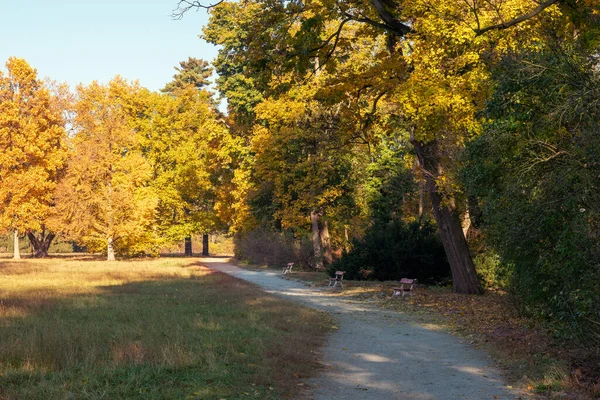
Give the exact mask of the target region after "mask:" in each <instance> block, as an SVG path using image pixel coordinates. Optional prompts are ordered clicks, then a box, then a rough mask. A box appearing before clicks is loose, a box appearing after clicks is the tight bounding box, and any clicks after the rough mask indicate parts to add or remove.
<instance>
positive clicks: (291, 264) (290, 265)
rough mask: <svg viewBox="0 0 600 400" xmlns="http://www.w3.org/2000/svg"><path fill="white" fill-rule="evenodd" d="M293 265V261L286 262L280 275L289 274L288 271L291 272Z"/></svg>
mask: <svg viewBox="0 0 600 400" xmlns="http://www.w3.org/2000/svg"><path fill="white" fill-rule="evenodd" d="M293 266H294V263H287V265H286V266H285V267H283V271H282V272H281V274H282V275H285V274H289V273H290V272H292V267H293Z"/></svg>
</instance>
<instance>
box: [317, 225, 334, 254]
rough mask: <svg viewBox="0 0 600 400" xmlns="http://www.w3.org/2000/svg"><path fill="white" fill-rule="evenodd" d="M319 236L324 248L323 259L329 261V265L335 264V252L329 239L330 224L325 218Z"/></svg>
mask: <svg viewBox="0 0 600 400" xmlns="http://www.w3.org/2000/svg"><path fill="white" fill-rule="evenodd" d="M319 236H320V239H321V246H323V257H324V258H325V261H327V264H331V263H332V262H333V250H332V249H331V240H330V239H329V224H328V223H327V220H326V219H325V218H323V219H322V223H321V230H320V231H319Z"/></svg>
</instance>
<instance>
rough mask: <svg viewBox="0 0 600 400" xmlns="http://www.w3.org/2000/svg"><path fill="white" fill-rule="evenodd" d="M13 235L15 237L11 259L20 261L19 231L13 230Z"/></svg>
mask: <svg viewBox="0 0 600 400" xmlns="http://www.w3.org/2000/svg"><path fill="white" fill-rule="evenodd" d="M13 234H14V235H15V237H14V241H13V243H14V248H13V258H14V259H15V260H20V259H21V251H20V249H19V230H18V229H15V230H14V231H13Z"/></svg>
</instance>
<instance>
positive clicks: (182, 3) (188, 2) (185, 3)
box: [171, 0, 225, 19]
mask: <svg viewBox="0 0 600 400" xmlns="http://www.w3.org/2000/svg"><path fill="white" fill-rule="evenodd" d="M224 1H225V0H219V1H217V2H216V3H214V4H208V5H204V4H202V3H201V2H200V1H198V0H179V3H177V8H176V9H175V10H173V12H172V13H171V18H173V19H182V18H183V15H184V14H185V13H186V12H188V11H189V10H191V9H192V8H195V9H196V10H199V9H201V8H203V9H205V10H209V9H211V8H213V7H216V6H218V5H219V4H221V3H223V2H224Z"/></svg>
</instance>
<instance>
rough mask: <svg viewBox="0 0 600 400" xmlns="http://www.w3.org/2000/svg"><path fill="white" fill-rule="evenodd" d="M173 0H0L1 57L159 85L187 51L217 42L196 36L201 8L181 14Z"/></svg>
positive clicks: (60, 77) (90, 76)
mask: <svg viewBox="0 0 600 400" xmlns="http://www.w3.org/2000/svg"><path fill="white" fill-rule="evenodd" d="M176 6H177V0H119V1H117V0H103V1H102V0H96V1H91V0H0V19H1V20H2V23H1V24H0V63H1V69H2V70H3V71H4V70H5V68H4V63H5V62H6V60H7V59H8V57H10V56H16V57H19V58H24V59H25V60H27V61H28V62H29V64H31V65H32V66H33V67H34V68H37V70H38V74H39V77H40V78H44V77H49V78H51V79H54V80H56V81H59V82H67V83H69V84H70V85H71V86H72V87H73V88H74V87H75V85H77V84H78V83H84V84H89V83H90V82H92V81H93V80H98V81H100V82H108V81H109V80H110V79H111V78H112V77H114V76H115V75H117V74H118V75H121V76H123V77H124V78H126V79H129V80H136V79H137V80H139V81H140V84H141V85H142V86H144V87H147V88H148V89H151V90H158V89H160V88H161V87H163V86H164V85H165V84H166V83H167V82H168V81H170V80H171V77H172V76H173V74H174V73H175V72H176V71H175V70H174V69H173V68H174V67H175V66H176V65H178V64H179V61H181V60H187V58H188V57H196V58H203V59H206V60H209V61H210V60H212V58H214V57H215V56H216V53H217V50H216V48H215V47H214V46H212V45H210V44H208V43H206V42H204V41H203V40H201V39H199V38H198V35H199V34H200V33H201V31H202V25H203V24H205V23H206V21H207V15H206V12H204V11H198V12H195V11H193V12H189V13H188V14H186V16H185V17H184V18H183V19H182V20H172V19H171V17H170V14H171V12H172V10H173V9H174V8H175V7H176Z"/></svg>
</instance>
